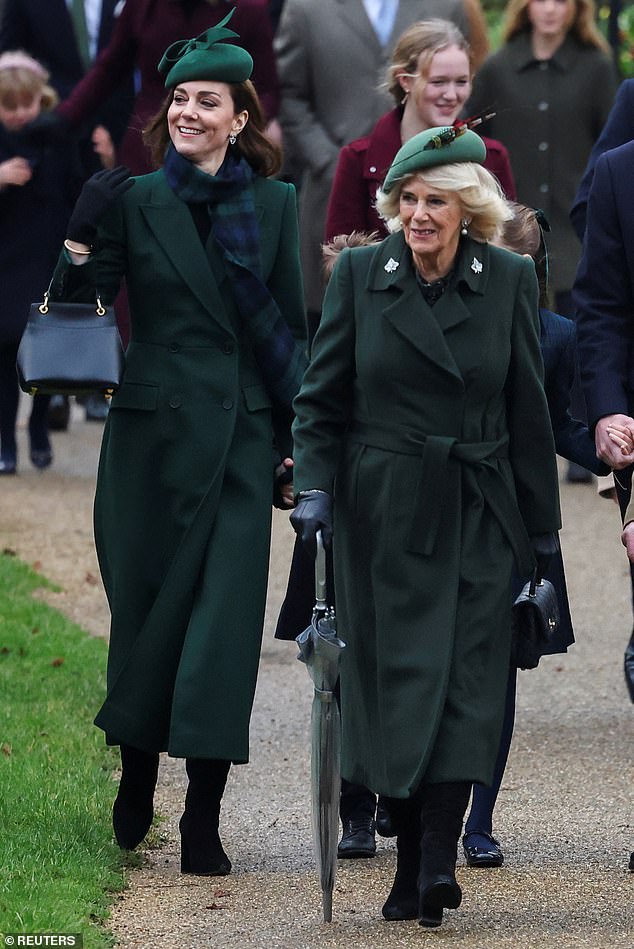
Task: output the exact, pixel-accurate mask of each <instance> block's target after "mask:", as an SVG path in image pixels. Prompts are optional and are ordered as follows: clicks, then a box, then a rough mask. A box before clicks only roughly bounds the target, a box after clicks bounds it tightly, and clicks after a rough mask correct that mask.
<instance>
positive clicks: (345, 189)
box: [326, 19, 515, 241]
mask: <svg viewBox="0 0 634 949" xmlns="http://www.w3.org/2000/svg"><path fill="white" fill-rule="evenodd" d="M471 75H472V58H471V52H470V50H469V47H468V44H467V41H466V40H465V38H464V36H463V34H462V33H461V32H460V30H459V29H458V27H457V26H456V25H455V24H454V23H451V22H450V21H449V20H440V19H430V20H420V21H418V22H416V23H413V24H412V25H411V26H410V27H408V29H406V30H405V32H404V33H402V34H401V36H400V37H399V39H398V40H397V42H396V46H395V47H394V52H393V53H392V57H391V61H390V65H389V67H388V70H387V88H388V91H389V93H390V95H391V96H392V98H393V99H394V100H395V103H396V107H395V108H394V109H392V110H391V111H390V112H388V113H386V114H385V115H383V116H381V118H380V119H379V121H378V122H377V124H376V125H375V126H374V129H373V130H372V132H371V133H370V134H369V135H366V136H365V137H364V138H358V139H356V140H355V141H354V142H350V143H349V144H348V145H345V146H344V147H343V148H342V149H341V152H340V154H339V160H338V162H337V168H336V170H335V178H334V182H333V186H332V191H331V192H330V200H329V202H328V213H327V215H326V240H327V241H329V240H332V238H333V237H336V236H337V235H338V234H350V233H351V232H352V231H362V232H371V231H378V232H379V234H380V235H381V236H382V237H385V236H386V235H387V228H386V226H385V222H384V221H383V220H381V218H380V216H379V214H378V212H377V210H376V207H375V200H376V193H377V190H378V188H379V186H380V184H381V182H382V181H383V179H384V178H385V175H386V173H387V170H388V168H389V167H390V164H391V161H392V159H393V158H394V156H395V155H396V153H397V151H398V150H399V148H400V147H401V145H402V144H403V142H405V141H407V139H408V138H411V137H412V135H416V134H417V133H418V132H422V131H424V129H426V128H430V127H431V126H437V125H442V124H446V125H451V124H452V123H453V122H455V121H456V119H458V116H459V115H460V114H461V112H462V110H463V108H464V104H465V102H466V101H467V99H468V98H469V94H470V92H471ZM483 141H484V143H485V145H486V149H487V157H486V159H485V162H484V167H485V168H487V169H488V170H489V171H490V172H491V174H492V175H494V176H495V177H496V178H497V180H498V181H499V182H500V184H501V186H502V190H503V191H504V194H505V195H506V197H507V198H509V199H511V200H513V199H514V198H515V182H514V181H513V173H512V171H511V164H510V161H509V156H508V152H507V150H506V148H505V147H504V146H503V145H502V144H501V143H500V142H496V141H495V140H494V139H491V138H483Z"/></svg>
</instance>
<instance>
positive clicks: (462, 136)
mask: <svg viewBox="0 0 634 949" xmlns="http://www.w3.org/2000/svg"><path fill="white" fill-rule="evenodd" d="M486 154H487V150H486V146H485V144H484V142H483V141H482V139H481V138H480V136H479V135H477V134H476V133H475V132H472V131H471V129H468V128H467V127H466V126H464V125H462V126H460V125H458V126H453V125H452V126H450V127H449V128H442V127H440V128H432V129H426V130H425V131H424V132H419V133H418V135H414V136H413V137H412V138H410V139H408V141H407V142H405V144H404V145H402V146H401V147H400V148H399V150H398V151H397V153H396V155H395V156H394V160H393V161H392V164H391V165H390V167H389V169H388V172H387V175H386V176H385V181H384V182H383V187H382V190H383V191H384V192H385V193H386V194H387V192H389V191H391V190H392V188H393V187H394V185H395V184H396V182H397V181H399V180H400V179H402V178H407V177H408V176H409V175H414V174H416V172H418V171H423V170H424V169H425V168H433V167H435V166H436V165H451V164H453V163H454V162H462V161H474V162H477V164H479V165H481V164H482V163H483V161H484V159H485V158H486Z"/></svg>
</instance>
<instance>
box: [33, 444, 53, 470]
mask: <svg viewBox="0 0 634 949" xmlns="http://www.w3.org/2000/svg"><path fill="white" fill-rule="evenodd" d="M52 462H53V452H52V449H50V448H43V449H42V450H41V451H40V450H37V449H35V448H32V449H31V464H32V465H33V466H34V467H35V468H38V469H39V470H40V471H43V470H44V469H45V468H48V467H49V466H50V465H51V464H52Z"/></svg>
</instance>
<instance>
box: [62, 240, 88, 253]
mask: <svg viewBox="0 0 634 949" xmlns="http://www.w3.org/2000/svg"><path fill="white" fill-rule="evenodd" d="M64 247H65V248H66V250H67V251H69V253H71V254H79V256H80V257H90V255H91V254H92V248H91V249H90V250H77V248H76V247H71V246H70V243H69V241H68V238H66V240H65V241H64Z"/></svg>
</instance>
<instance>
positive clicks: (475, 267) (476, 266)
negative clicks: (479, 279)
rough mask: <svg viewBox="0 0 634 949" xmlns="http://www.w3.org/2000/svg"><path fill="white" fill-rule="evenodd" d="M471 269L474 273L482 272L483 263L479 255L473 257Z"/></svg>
mask: <svg viewBox="0 0 634 949" xmlns="http://www.w3.org/2000/svg"><path fill="white" fill-rule="evenodd" d="M471 269H472V270H473V272H474V273H482V264H481V263H480V261H479V260H478V258H477V257H474V258H473V262H472V264H471Z"/></svg>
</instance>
